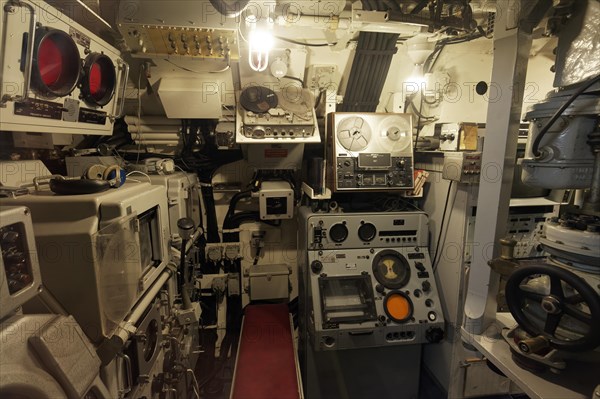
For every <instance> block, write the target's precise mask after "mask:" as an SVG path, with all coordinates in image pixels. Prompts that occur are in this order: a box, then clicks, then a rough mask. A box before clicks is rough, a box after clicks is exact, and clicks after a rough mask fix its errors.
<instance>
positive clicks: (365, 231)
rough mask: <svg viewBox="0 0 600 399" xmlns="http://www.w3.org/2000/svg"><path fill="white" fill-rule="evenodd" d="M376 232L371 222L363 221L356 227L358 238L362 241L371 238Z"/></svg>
mask: <svg viewBox="0 0 600 399" xmlns="http://www.w3.org/2000/svg"><path fill="white" fill-rule="evenodd" d="M376 234H377V228H375V225H374V224H373V223H363V224H362V225H361V226H360V227H359V228H358V238H360V239H361V240H363V241H371V240H373V238H375V235H376Z"/></svg>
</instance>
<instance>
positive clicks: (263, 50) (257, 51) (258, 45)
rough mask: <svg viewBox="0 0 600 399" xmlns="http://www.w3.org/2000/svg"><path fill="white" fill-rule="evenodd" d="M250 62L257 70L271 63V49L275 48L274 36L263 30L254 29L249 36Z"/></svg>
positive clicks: (263, 68) (260, 70) (261, 69)
mask: <svg viewBox="0 0 600 399" xmlns="http://www.w3.org/2000/svg"><path fill="white" fill-rule="evenodd" d="M248 47H249V48H248V63H249V65H250V68H252V70H253V71H256V72H262V71H264V70H265V69H267V66H268V65H269V51H271V48H273V36H272V35H271V34H270V33H268V32H265V31H263V30H253V31H252V32H250V37H249V38H248Z"/></svg>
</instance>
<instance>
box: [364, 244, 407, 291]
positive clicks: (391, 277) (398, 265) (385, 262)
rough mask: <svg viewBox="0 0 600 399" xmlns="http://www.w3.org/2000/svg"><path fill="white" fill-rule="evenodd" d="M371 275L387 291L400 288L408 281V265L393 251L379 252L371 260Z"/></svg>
mask: <svg viewBox="0 0 600 399" xmlns="http://www.w3.org/2000/svg"><path fill="white" fill-rule="evenodd" d="M373 275H374V276H375V278H376V279H377V281H378V282H379V283H380V284H382V285H383V286H384V287H386V288H388V289H398V288H402V287H404V286H405V285H406V284H407V283H408V281H409V280H410V265H409V264H408V261H407V260H406V258H405V257H404V256H402V255H401V254H400V253H398V252H396V251H394V250H391V249H390V250H385V251H381V252H379V253H378V254H377V255H376V256H375V258H374V259H373Z"/></svg>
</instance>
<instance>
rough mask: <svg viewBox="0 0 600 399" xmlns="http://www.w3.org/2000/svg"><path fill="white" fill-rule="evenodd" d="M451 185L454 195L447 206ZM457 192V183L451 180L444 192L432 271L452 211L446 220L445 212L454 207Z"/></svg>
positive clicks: (444, 238)
mask: <svg viewBox="0 0 600 399" xmlns="http://www.w3.org/2000/svg"><path fill="white" fill-rule="evenodd" d="M453 186H455V190H454V195H452V204H451V205H450V206H448V202H449V200H450V196H451V195H450V193H451V192H452V187H453ZM457 192H458V185H455V184H454V180H451V181H450V184H449V185H448V193H447V194H446V201H445V204H444V213H443V214H442V221H441V223H440V231H439V234H438V239H437V243H436V245H435V254H434V256H433V262H432V268H433V271H434V272H435V271H436V269H437V266H438V263H439V261H440V260H441V257H439V258H438V255H440V243H441V242H442V233H443V232H444V230H445V233H444V234H443V241H444V244H445V241H446V236H447V234H448V226H449V225H450V223H449V222H450V217H451V216H452V212H450V216H449V217H448V220H447V221H446V213H447V212H448V209H452V208H454V202H455V201H456V193H457ZM444 226H445V227H444ZM443 249H444V246H443V245H442V250H443Z"/></svg>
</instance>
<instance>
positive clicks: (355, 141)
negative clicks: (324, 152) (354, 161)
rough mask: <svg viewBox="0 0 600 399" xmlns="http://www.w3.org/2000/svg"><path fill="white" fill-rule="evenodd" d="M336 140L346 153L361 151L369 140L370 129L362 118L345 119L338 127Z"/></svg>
mask: <svg viewBox="0 0 600 399" xmlns="http://www.w3.org/2000/svg"><path fill="white" fill-rule="evenodd" d="M337 138H338V141H339V142H340V144H341V145H342V147H344V148H345V149H347V150H348V151H362V150H364V149H365V148H367V146H368V145H369V141H370V140H371V128H370V127H369V125H368V124H367V122H365V120H364V119H363V118H359V117H353V118H346V119H344V120H342V121H341V122H340V124H339V125H338V132H337Z"/></svg>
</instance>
